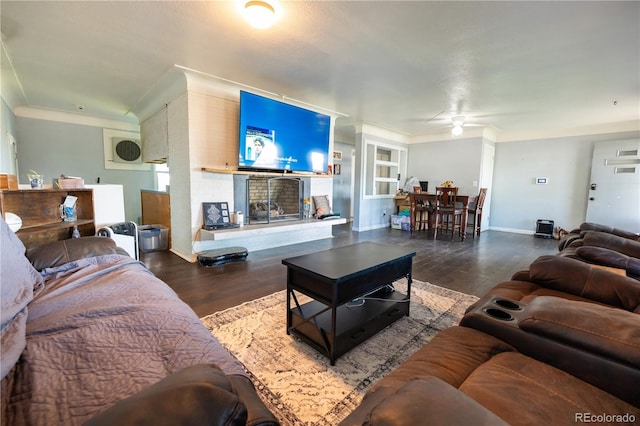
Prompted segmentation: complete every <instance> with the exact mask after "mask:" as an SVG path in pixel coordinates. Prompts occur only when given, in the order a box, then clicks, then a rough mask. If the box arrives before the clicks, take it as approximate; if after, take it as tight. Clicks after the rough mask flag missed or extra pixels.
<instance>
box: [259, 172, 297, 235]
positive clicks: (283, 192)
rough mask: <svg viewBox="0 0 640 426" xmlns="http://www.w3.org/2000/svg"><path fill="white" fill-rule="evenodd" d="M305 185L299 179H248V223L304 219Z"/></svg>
mask: <svg viewBox="0 0 640 426" xmlns="http://www.w3.org/2000/svg"><path fill="white" fill-rule="evenodd" d="M303 187H304V183H303V182H302V180H300V179H298V178H289V177H253V176H252V177H251V178H249V179H247V206H248V212H249V214H248V223H249V224H254V223H271V222H274V221H284V220H300V219H302V208H301V206H302V201H303V200H302V194H303V193H304V190H303Z"/></svg>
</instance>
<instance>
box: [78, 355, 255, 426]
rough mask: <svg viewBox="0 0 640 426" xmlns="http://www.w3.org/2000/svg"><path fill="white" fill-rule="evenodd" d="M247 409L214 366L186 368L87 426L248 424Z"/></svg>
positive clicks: (132, 397) (118, 403)
mask: <svg viewBox="0 0 640 426" xmlns="http://www.w3.org/2000/svg"><path fill="white" fill-rule="evenodd" d="M246 420H247V410H246V407H245V405H244V404H243V402H242V401H241V400H240V398H239V397H238V395H236V394H235V393H234V392H233V390H232V387H231V385H230V383H229V380H228V379H227V377H226V376H225V374H224V373H223V372H222V370H220V369H219V368H218V367H217V366H215V365H214V364H201V365H194V366H191V367H187V368H184V369H183V370H180V371H179V372H177V373H175V374H173V375H171V376H168V377H166V378H164V379H162V380H160V381H159V382H157V383H155V384H153V385H151V386H149V387H148V388H146V389H143V390H142V391H140V392H138V393H137V394H135V395H132V396H130V397H128V398H125V399H123V400H121V401H119V402H117V403H116V404H114V405H112V406H111V407H109V408H107V409H106V410H105V411H103V412H101V413H100V414H98V415H97V416H95V417H93V418H92V419H90V420H89V421H88V422H86V423H85V425H86V426H111V425H121V426H129V425H130V426H134V425H141V424H149V425H178V424H184V425H195V424H206V425H211V426H217V425H220V426H223V425H224V426H227V425H244V424H245V423H246Z"/></svg>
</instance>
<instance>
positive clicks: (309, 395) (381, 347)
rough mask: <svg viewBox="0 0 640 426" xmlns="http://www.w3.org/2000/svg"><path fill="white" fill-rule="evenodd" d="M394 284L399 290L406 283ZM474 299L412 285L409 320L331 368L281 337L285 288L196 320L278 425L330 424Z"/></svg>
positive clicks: (417, 283)
mask: <svg viewBox="0 0 640 426" xmlns="http://www.w3.org/2000/svg"><path fill="white" fill-rule="evenodd" d="M394 286H395V287H396V289H397V290H399V291H402V292H406V288H407V283H406V280H401V281H398V282H396V283H394ZM477 299H478V298H477V297H475V296H470V295H466V294H463V293H459V292H456V291H453V290H449V289H446V288H442V287H438V286H435V285H432V284H429V283H426V282H421V281H417V280H413V282H412V285H411V305H410V316H409V317H403V318H401V319H399V320H398V321H396V322H394V323H393V324H391V325H390V326H388V327H387V328H385V329H384V330H382V331H380V332H378V333H377V334H376V335H374V336H373V337H371V338H369V339H368V340H366V341H365V342H363V343H361V344H360V345H359V346H356V347H355V348H354V349H352V350H351V351H349V352H347V353H346V354H344V355H342V356H341V357H339V358H338V359H337V360H336V365H335V366H331V365H330V364H329V359H328V358H327V357H325V356H324V355H322V354H320V353H319V352H317V351H316V350H315V349H313V348H311V347H310V346H308V345H306V344H305V343H303V342H302V341H301V340H299V339H298V338H296V337H294V336H292V335H287V334H286V330H285V329H286V292H285V291H280V292H277V293H274V294H271V295H269V296H266V297H263V298H261V299H257V300H253V301H250V302H246V303H244V304H242V305H239V306H236V307H233V308H230V309H227V310H224V311H221V312H217V313H215V314H212V315H209V316H206V317H204V318H202V319H201V320H202V322H203V324H204V325H205V326H206V327H207V328H208V329H209V330H210V331H211V333H212V334H213V335H214V336H215V337H217V338H218V340H220V342H222V344H223V345H224V346H225V347H226V348H227V350H229V352H231V353H232V354H233V355H234V356H235V357H236V358H237V359H238V360H240V361H241V362H242V363H243V364H244V366H245V368H246V370H247V373H248V374H249V376H250V377H251V380H252V381H253V383H254V385H255V387H256V389H257V391H258V393H259V395H260V397H261V398H262V400H263V401H264V402H265V404H266V405H267V406H268V407H269V409H271V411H272V412H273V413H274V414H275V415H276V417H278V419H279V420H280V422H281V424H282V425H284V426H293V425H307V426H312V425H313V426H334V425H336V424H338V423H339V422H340V421H341V420H343V419H344V418H345V417H346V416H347V415H348V414H349V413H350V412H351V411H353V409H355V407H357V406H358V404H359V403H360V402H361V401H362V397H363V396H364V394H365V392H366V391H367V390H368V389H369V388H370V387H371V385H372V384H373V383H375V382H376V381H377V380H379V379H381V378H382V377H384V376H385V375H386V374H387V373H389V372H390V371H392V370H393V369H395V368H396V367H397V366H398V365H400V364H401V363H402V362H403V361H405V360H406V359H407V358H408V357H409V356H410V355H411V354H413V353H414V352H415V351H417V350H418V349H419V348H421V347H422V346H423V345H424V344H425V343H427V342H428V341H429V340H431V338H432V337H433V336H434V335H435V334H436V333H438V332H439V331H441V330H443V329H445V328H447V327H450V326H452V325H456V324H457V323H458V322H459V321H460V318H461V317H462V315H463V314H464V310H465V309H466V308H467V307H468V306H469V305H470V304H472V303H473V302H475V301H476V300H477ZM299 300H300V299H299ZM301 303H303V300H301Z"/></svg>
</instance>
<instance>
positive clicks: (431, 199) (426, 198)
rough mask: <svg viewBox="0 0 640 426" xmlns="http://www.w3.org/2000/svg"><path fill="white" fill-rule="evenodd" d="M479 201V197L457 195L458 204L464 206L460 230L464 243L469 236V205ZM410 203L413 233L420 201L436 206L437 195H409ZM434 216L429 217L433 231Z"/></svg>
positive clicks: (421, 193) (422, 193)
mask: <svg viewBox="0 0 640 426" xmlns="http://www.w3.org/2000/svg"><path fill="white" fill-rule="evenodd" d="M477 199H478V196H477V195H457V196H456V202H457V203H461V204H462V223H461V228H460V238H461V239H462V241H464V239H465V237H466V234H467V219H468V216H469V204H470V203H473V202H475V201H476V200H477ZM409 201H410V205H411V216H410V218H411V231H412V232H413V231H414V230H415V226H416V212H417V208H416V206H417V205H418V201H422V202H423V204H431V205H433V206H435V204H436V194H428V193H424V192H420V193H411V194H409ZM431 216H432V215H429V228H430V229H433V221H432V217H431Z"/></svg>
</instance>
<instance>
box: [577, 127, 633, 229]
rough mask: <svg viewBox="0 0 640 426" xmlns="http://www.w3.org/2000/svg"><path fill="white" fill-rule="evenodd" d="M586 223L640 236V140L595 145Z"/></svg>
mask: <svg viewBox="0 0 640 426" xmlns="http://www.w3.org/2000/svg"><path fill="white" fill-rule="evenodd" d="M587 222H592V223H599V224H602V225H608V226H612V227H614V228H619V229H623V230H627V231H631V232H640V140H637V139H635V140H622V141H607V142H598V143H596V144H595V146H594V150H593V162H592V165H591V183H590V188H589V201H588V205H587Z"/></svg>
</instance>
